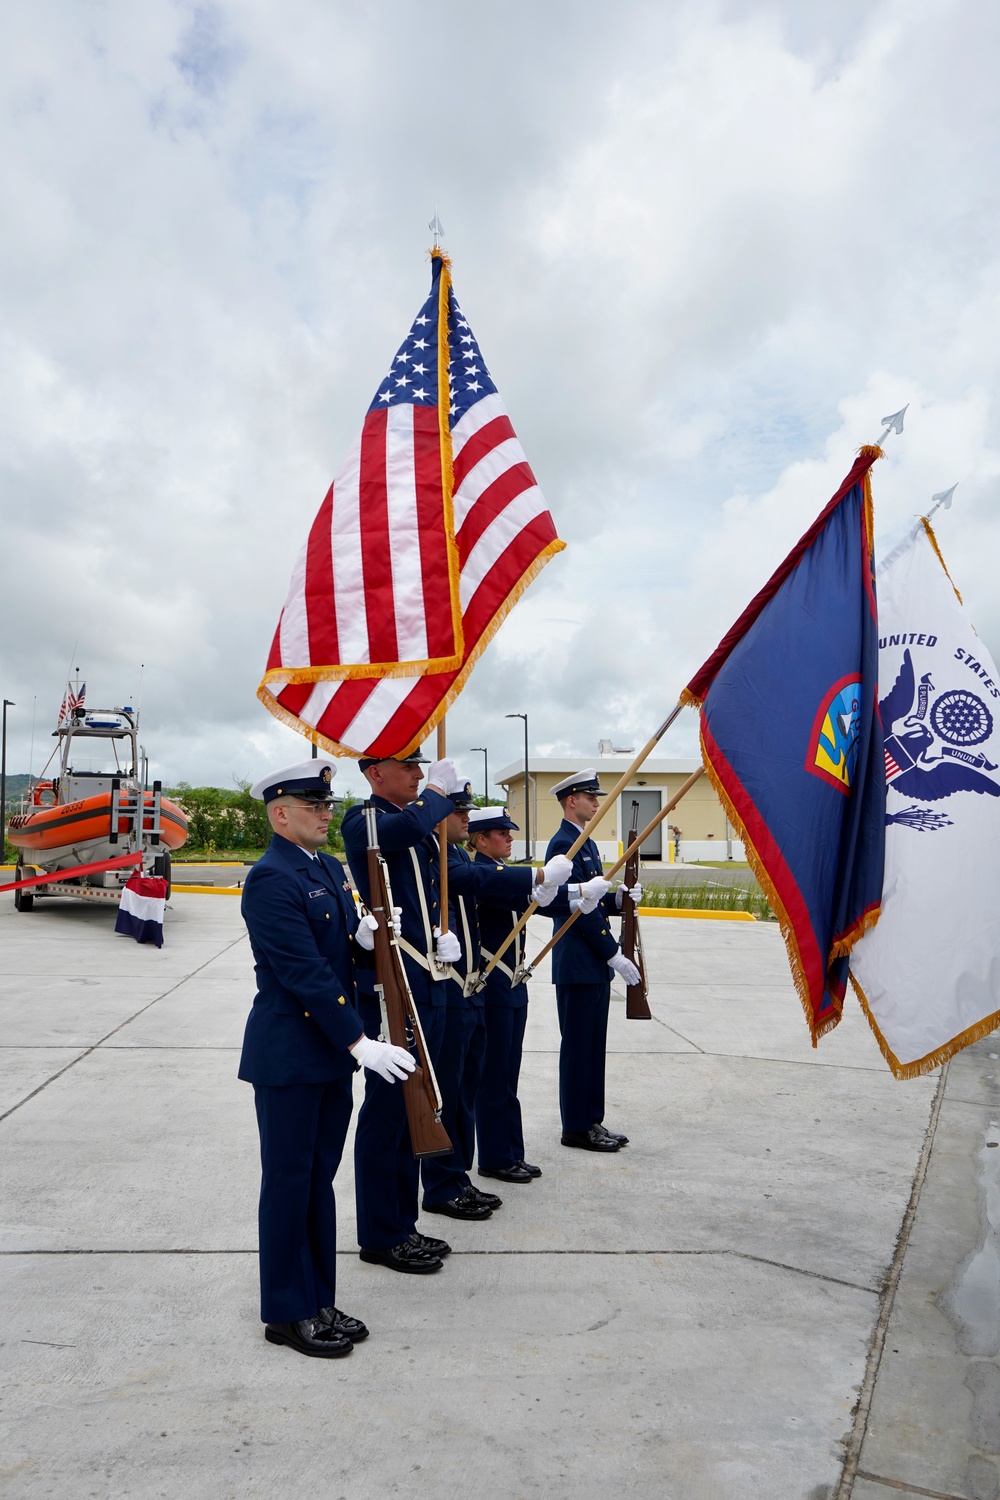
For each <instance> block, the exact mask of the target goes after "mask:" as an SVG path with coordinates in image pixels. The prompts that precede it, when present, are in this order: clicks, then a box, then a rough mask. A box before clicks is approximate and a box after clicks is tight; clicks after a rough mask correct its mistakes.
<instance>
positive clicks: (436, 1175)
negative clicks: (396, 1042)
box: [421, 844, 534, 1206]
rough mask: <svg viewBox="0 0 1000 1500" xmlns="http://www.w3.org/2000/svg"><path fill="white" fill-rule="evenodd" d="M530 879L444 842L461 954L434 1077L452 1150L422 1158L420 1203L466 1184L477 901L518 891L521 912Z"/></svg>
mask: <svg viewBox="0 0 1000 1500" xmlns="http://www.w3.org/2000/svg"><path fill="white" fill-rule="evenodd" d="M533 882H534V871H533V870H531V869H519V870H515V869H508V868H507V866H506V865H503V864H498V863H497V861H496V860H487V861H485V862H483V861H480V860H478V859H477V860H476V861H473V860H472V859H471V858H470V856H469V855H468V854H467V853H466V851H465V850H464V849H463V848H462V847H461V846H460V845H457V844H451V845H449V847H448V896H449V904H448V913H449V922H448V925H449V927H450V928H451V931H452V932H453V933H454V934H455V936H456V937H457V938H458V940H459V942H460V943H461V945H462V957H461V958H460V959H459V960H457V961H456V963H455V964H454V965H453V966H452V971H453V972H452V975H451V976H450V977H449V978H448V981H447V1007H446V1012H445V1032H444V1040H443V1043H442V1047H441V1053H440V1056H439V1059H438V1065H437V1076H438V1086H439V1088H440V1090H441V1097H442V1100H443V1109H442V1112H441V1123H442V1124H443V1125H444V1128H445V1129H446V1130H447V1132H448V1135H449V1137H450V1138H451V1142H452V1146H453V1147H454V1150H453V1151H452V1152H451V1153H450V1154H449V1155H448V1156H435V1157H428V1158H427V1159H426V1160H425V1161H424V1162H422V1163H421V1174H422V1176H423V1182H424V1203H425V1204H426V1205H428V1206H430V1205H433V1204H437V1203H447V1202H448V1201H449V1200H450V1199H453V1198H458V1197H460V1196H462V1194H464V1193H465V1192H467V1191H468V1189H469V1188H470V1187H471V1179H470V1177H469V1172H470V1170H471V1168H472V1162H473V1158H474V1156H475V1149H476V1098H477V1095H478V1093H479V1088H480V1080H481V1078H482V1073H483V1064H484V1061H485V1057H486V1046H487V1040H486V1018H485V1006H484V998H485V993H484V992H483V991H478V990H477V989H476V988H475V987H474V986H475V982H476V980H477V979H478V975H479V969H480V967H481V963H482V957H481V942H480V916H479V907H480V903H481V902H484V901H486V900H490V899H492V900H494V901H495V900H498V899H499V900H505V901H506V903H507V909H508V910H509V909H510V906H511V903H512V902H515V901H518V900H521V898H522V897H523V902H522V905H521V910H522V911H523V910H524V908H525V907H526V906H527V905H528V900H529V893H530V890H531V886H532V884H533ZM463 892H464V893H465V894H463ZM509 931H510V928H509V927H508V928H507V929H506V932H509ZM506 932H505V934H504V935H505V936H506ZM467 980H468V981H470V982H469V983H466V981H467Z"/></svg>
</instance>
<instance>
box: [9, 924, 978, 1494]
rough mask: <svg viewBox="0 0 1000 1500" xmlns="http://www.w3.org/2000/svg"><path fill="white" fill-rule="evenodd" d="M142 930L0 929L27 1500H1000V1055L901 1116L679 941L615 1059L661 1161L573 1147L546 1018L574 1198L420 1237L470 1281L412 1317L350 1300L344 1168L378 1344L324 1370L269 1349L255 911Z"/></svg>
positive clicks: (966, 1060)
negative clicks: (253, 1076) (932, 1499)
mask: <svg viewBox="0 0 1000 1500" xmlns="http://www.w3.org/2000/svg"><path fill="white" fill-rule="evenodd" d="M112 927H113V912H109V911H106V910H103V909H101V908H96V907H88V906H84V905H82V904H72V903H70V902H57V901H52V902H49V903H38V904H37V905H36V907H35V910H34V911H33V912H32V913H29V914H16V913H15V912H14V909H13V902H12V900H11V898H10V897H9V896H8V897H2V898H0V955H2V970H0V1023H2V1028H0V1180H2V1184H3V1194H2V1200H0V1201H2V1203H3V1215H2V1218H3V1222H2V1227H0V1277H2V1286H3V1305H4V1308H5V1317H4V1319H3V1332H2V1345H0V1359H2V1370H3V1374H2V1379H3V1387H4V1390H5V1398H4V1403H3V1407H4V1409H3V1416H2V1421H3V1424H4V1425H3V1430H2V1436H0V1494H3V1495H10V1496H17V1497H18V1500H20V1497H26V1500H29V1497H30V1500H33V1497H36V1496H39V1497H40V1496H59V1497H62V1496H66V1497H73V1500H75V1497H78V1496H98V1497H101V1500H104V1497H114V1500H117V1497H122V1500H125V1497H128V1500H136V1497H141V1500H145V1497H147V1496H148V1497H154V1496H156V1497H164V1496H165V1497H169V1500H173V1497H181V1496H183V1497H184V1500H200V1497H202V1496H204V1497H211V1500H217V1497H228V1496H232V1497H242V1496H254V1495H268V1496H272V1497H273V1496H277V1497H284V1496H286V1495H287V1496H296V1497H312V1496H316V1497H320V1496H322V1497H328V1496H329V1497H333V1500H336V1497H338V1496H342V1497H344V1500H369V1497H371V1500H375V1497H379V1500H381V1497H384V1496H387V1495H399V1496H405V1497H413V1500H424V1497H426V1500H439V1497H441V1496H451V1495H455V1496H462V1495H465V1494H466V1493H467V1492H469V1491H470V1490H477V1491H479V1493H480V1494H482V1495H483V1496H484V1497H487V1500H493V1497H501V1500H507V1497H510V1500H521V1497H535V1496H542V1495H545V1496H546V1497H549V1500H578V1497H583V1500H589V1497H591V1496H593V1497H601V1500H605V1497H611V1496H616V1495H618V1494H624V1493H629V1494H630V1495H636V1496H640V1497H651V1500H652V1497H655V1500H732V1497H740V1500H742V1497H751V1500H756V1497H761V1500H764V1497H766V1500H785V1497H788V1500H799V1497H801V1500H848V1496H853V1497H854V1500H888V1497H889V1496H890V1495H892V1494H896V1495H899V1494H904V1495H905V1494H916V1495H920V1494H923V1495H928V1494H929V1495H932V1496H945V1497H948V1500H951V1497H962V1500H997V1496H998V1488H997V1476H998V1469H997V1454H998V1453H1000V1421H998V1416H997V1414H998V1411H1000V1402H998V1400H997V1394H998V1385H1000V1365H998V1363H997V1355H998V1352H1000V1254H998V1250H997V1239H996V1225H997V1222H998V1221H1000V1161H998V1157H1000V1150H997V1149H994V1147H993V1146H992V1145H991V1142H1000V1128H998V1125H997V1122H998V1121H1000V1093H998V1090H997V1083H996V1080H997V1078H998V1077H1000V1064H998V1059H997V1054H998V1053H1000V1045H998V1044H997V1040H996V1039H994V1038H990V1039H987V1041H986V1042H984V1043H980V1044H978V1046H977V1047H976V1048H974V1049H971V1051H970V1052H969V1053H967V1054H964V1055H963V1056H962V1057H961V1058H959V1059H956V1060H955V1062H953V1063H952V1064H951V1067H950V1070H949V1073H948V1075H947V1076H946V1077H945V1078H944V1079H943V1080H942V1079H940V1078H939V1077H938V1076H934V1077H932V1078H928V1079H922V1080H918V1081H915V1082H912V1083H908V1084H899V1083H896V1082H895V1081H894V1080H893V1079H892V1077H891V1076H890V1074H889V1073H888V1071H887V1069H886V1068H885V1065H884V1063H883V1062H882V1060H881V1057H880V1056H879V1054H878V1051H877V1049H876V1047H875V1045H874V1042H873V1041H872V1039H871V1037H870V1035H869V1033H868V1029H867V1027H866V1026H865V1024H864V1022H863V1020H862V1019H861V1017H860V1015H859V1013H858V1011H857V1008H856V1007H855V1006H854V1005H853V1004H851V1005H850V1007H849V1010H848V1014H847V1016H846V1018H845V1021H844V1022H843V1024H842V1025H841V1027H840V1028H839V1029H838V1030H837V1031H836V1032H835V1033H833V1035H832V1036H830V1037H828V1038H826V1039H825V1040H824V1042H823V1043H822V1044H821V1046H820V1048H819V1049H818V1050H817V1051H813V1050H812V1049H811V1048H810V1046H809V1043H808V1038H807V1033H806V1030H805V1025H804V1022H803V1019H802V1016H801V1011H800V1008H799V1004H798V1001H797V999H796V997H795V994H794V991H793V990H792V987H791V983H790V980H789V977H788V971H787V965H786V962H785V957H784V951H783V948H782V943H781V938H780V934H779V932H778V930H777V928H776V926H774V925H773V924H764V923H761V924H751V923H732V924H730V923H722V922H712V923H708V922H698V921H687V920H668V919H650V920H648V921H647V922H646V923H645V924H644V942H645V947H646V952H647V960H648V963H649V966H650V969H651V972H652V974H653V975H654V976H655V982H654V986H653V994H652V1007H653V1011H654V1020H652V1021H648V1022H626V1020H625V1018H624V1004H623V1001H622V999H621V998H620V997H619V998H617V999H616V1000H615V1002H614V1003H613V1006H612V1012H613V1014H612V1022H611V1029H610V1050H609V1060H608V1080H609V1099H610V1100H611V1101H612V1104H611V1107H609V1110H608V1123H609V1124H610V1125H611V1127H612V1128H619V1129H623V1130H625V1131H627V1133H628V1134H629V1135H630V1136H631V1138H632V1144H631V1145H629V1146H628V1147H627V1148H626V1149H625V1150H624V1151H623V1152H621V1153H620V1154H619V1155H617V1156H608V1157H602V1156H594V1155H590V1154H588V1153H584V1152H575V1151H568V1150H566V1149H564V1148H562V1147H560V1145H559V1144H558V1110H557V1099H556V1064H557V1048H558V1031H557V1027H556V1022H555V1007H554V1002H553V998H552V991H551V988H550V986H549V985H548V984H547V983H546V982H545V981H544V980H543V979H542V978H539V979H536V980H534V981H533V985H532V996H533V998H532V1004H531V1009H530V1020H529V1030H528V1037H527V1042H526V1053H525V1062H524V1072H523V1087H522V1103H523V1106H524V1114H525V1121H526V1126H527V1140H528V1155H529V1158H530V1159H531V1160H534V1161H536V1162H538V1163H539V1165H541V1166H542V1168H543V1170H544V1176H543V1177H542V1178H541V1179H540V1180H539V1181H538V1182H536V1183H534V1184H532V1185H531V1186H528V1187H510V1188H509V1189H507V1190H506V1191H505V1193H504V1196H505V1204H504V1207H503V1208H502V1209H501V1210H499V1211H498V1212H497V1213H496V1214H495V1215H494V1217H493V1218H492V1219H491V1220H490V1221H489V1222H487V1223H485V1224H477V1225H466V1224H460V1223H454V1222H453V1221H451V1220H445V1219H441V1218H439V1217H436V1216H434V1217H431V1216H428V1217H427V1218H426V1220H425V1221H424V1223H423V1224H422V1227H423V1228H425V1229H426V1230H427V1232H429V1233H431V1234H441V1233H446V1234H447V1237H448V1238H449V1240H450V1241H451V1243H452V1245H453V1246H454V1253H453V1254H452V1256H451V1257H450V1258H449V1260H448V1262H447V1264H446V1266H445V1268H444V1270H443V1271H442V1272H441V1273H440V1274H439V1275H437V1276H434V1277H430V1278H419V1279H418V1278H411V1277H403V1276H398V1275H394V1274H393V1273H391V1272H388V1271H385V1270H384V1269H382V1268H380V1267H372V1266H364V1265H362V1264H361V1263H360V1262H359V1261H358V1259H357V1257H356V1253H355V1250H356V1241H355V1232H354V1204H353V1183H352V1175H351V1160H350V1152H349V1150H348V1154H347V1158H346V1159H345V1162H344V1165H343V1167H342V1170H341V1173H340V1175H339V1176H338V1179H337V1189H338V1207H339V1211H340V1216H341V1229H340V1243H341V1264H340V1289H339V1295H338V1302H339V1304H340V1305H341V1306H342V1307H344V1308H346V1309H347V1310H348V1311H350V1312H353V1313H355V1314H357V1315H358V1316H360V1317H363V1318H364V1319H365V1321H366V1322H367V1323H368V1324H369V1325H370V1327H371V1328H372V1336H371V1338H370V1339H369V1340H368V1341H367V1342H366V1343H365V1344H363V1345H361V1346H360V1347H359V1348H358V1349H356V1350H355V1352H354V1353H353V1354H352V1356H351V1358H350V1359H349V1360H345V1361H336V1362H332V1363H326V1362H322V1361H313V1360H305V1359H302V1358H301V1357H299V1356H296V1355H295V1354H293V1353H291V1352H290V1351H288V1350H285V1349H277V1348H274V1347H272V1346H270V1345H267V1344H266V1343H265V1342H264V1341H263V1339H262V1337H261V1329H260V1324H259V1321H258V1317H257V1305H256V1296H257V1288H256V1263H255V1255H254V1251H255V1241H256V1234H255V1209H256V1192H257V1141H256V1131H255V1127H254V1118H253V1106H252V1095H251V1091H250V1089H249V1088H248V1087H247V1086H246V1085H243V1084H240V1083H239V1082H238V1081H237V1079H236V1065H237V1057H238V1051H239V1044H240V1039H241V1035H242V1028H243V1022H244V1019H245V1015H246V1011H247V1008H248V1004H249V1001H250V999H251V998H252V990H253V986H252V967H251V964H250V958H249V950H248V945H247V942H246V939H245V936H244V933H243V929H242V925H241V922H240V917H239V904H238V902H237V901H236V900H235V899H233V898H232V897H225V896H210V895H206V896H196V895H182V896H180V897H178V898H177V899H175V901H174V902H173V906H172V908H171V909H170V910H169V911H168V914H167V927H166V943H165V946H164V947H163V949H162V950H159V951H157V950H155V949H149V948H142V947H139V946H137V945H136V944H134V943H132V942H131V941H129V940H128V939H125V938H121V937H116V936H115V935H114V934H113V932H112V930H111V929H112ZM548 927H549V924H548V923H546V922H544V921H542V920H539V919H535V920H534V921H533V924H532V932H533V934H534V936H535V938H536V939H537V941H538V943H539V944H540V942H541V941H542V940H543V939H544V938H545V937H546V936H547V935H548ZM546 968H547V966H546ZM546 977H547V976H546ZM358 1093H359V1095H360V1080H359V1082H358ZM489 1185H490V1186H491V1187H495V1186H497V1184H495V1183H491V1184H489ZM859 1403H860V1404H859ZM991 1486H992V1488H991Z"/></svg>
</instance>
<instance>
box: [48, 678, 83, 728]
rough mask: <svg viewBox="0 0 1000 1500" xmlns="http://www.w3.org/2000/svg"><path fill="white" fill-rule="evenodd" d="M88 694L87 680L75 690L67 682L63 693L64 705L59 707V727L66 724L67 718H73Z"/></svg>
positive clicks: (57, 724)
mask: <svg viewBox="0 0 1000 1500" xmlns="http://www.w3.org/2000/svg"><path fill="white" fill-rule="evenodd" d="M86 696H87V684H86V683H85V682H83V683H81V684H80V686H79V688H77V689H75V690H74V688H73V687H71V685H70V684H69V683H68V682H67V684H66V691H65V693H63V701H62V706H61V708H60V709H59V718H58V719H57V720H56V727H57V728H58V726H59V725H60V724H64V723H65V722H66V720H67V719H71V718H72V717H73V715H74V714H75V713H76V710H77V709H78V708H82V707H83V700H84V698H86Z"/></svg>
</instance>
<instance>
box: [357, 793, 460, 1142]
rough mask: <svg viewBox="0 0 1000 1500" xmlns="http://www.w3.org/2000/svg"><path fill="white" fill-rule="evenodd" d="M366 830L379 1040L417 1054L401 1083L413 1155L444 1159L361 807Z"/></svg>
mask: <svg viewBox="0 0 1000 1500" xmlns="http://www.w3.org/2000/svg"><path fill="white" fill-rule="evenodd" d="M365 828H366V830H367V833H368V891H369V903H368V904H369V910H370V911H371V914H372V916H373V917H375V918H376V919H377V921H378V927H377V928H376V929H375V933H374V937H375V953H374V958H375V993H376V994H377V995H378V1003H379V1009H380V1010H381V1012H382V1035H383V1037H384V1038H385V1040H386V1041H389V1042H392V1043H393V1045H394V1046H396V1047H405V1048H407V1050H408V1051H409V1050H411V1044H412V1051H413V1052H414V1053H415V1055H416V1062H417V1066H416V1067H415V1068H414V1070H413V1072H412V1073H410V1074H409V1076H408V1077H406V1078H404V1080H403V1082H402V1084H401V1087H402V1090H403V1102H404V1103H405V1105H406V1121H407V1124H408V1125H409V1127H410V1145H411V1146H412V1147H413V1154H414V1156H415V1157H417V1158H418V1159H419V1158H421V1157H424V1156H446V1155H447V1154H448V1153H449V1152H450V1151H451V1149H452V1146H451V1141H450V1139H449V1137H448V1132H447V1131H446V1130H445V1128H444V1126H443V1125H442V1124H441V1093H440V1090H439V1089H438V1083H437V1079H436V1077H435V1076H434V1066H433V1064H432V1062H431V1060H430V1057H429V1056H428V1053H427V1043H426V1042H425V1040H424V1029H423V1027H422V1026H421V1024H420V1017H419V1016H418V1015H417V1007H416V1005H415V1004H414V1000H413V995H412V994H411V993H410V981H409V980H408V979H407V977H406V970H405V968H404V967H403V959H402V955H401V954H400V951H399V947H398V945H397V943H396V932H395V929H394V927H393V925H392V887H391V886H390V884H389V870H388V866H387V865H386V862H385V859H384V857H383V856H382V854H381V853H380V851H379V846H378V824H377V821H376V813H375V809H374V807H371V806H368V807H366V808H365Z"/></svg>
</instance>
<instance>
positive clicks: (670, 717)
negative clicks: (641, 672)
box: [483, 702, 700, 978]
mask: <svg viewBox="0 0 1000 1500" xmlns="http://www.w3.org/2000/svg"><path fill="white" fill-rule="evenodd" d="M683 707H684V705H683V704H682V703H680V702H678V703H675V704H674V706H673V708H672V709H671V710H670V712H669V713H668V714H667V717H666V718H665V719H664V721H663V723H662V724H661V725H660V727H659V729H657V730H656V732H655V734H652V735H650V737H649V739H648V740H647V741H646V743H645V744H644V745H643V747H642V749H641V750H640V751H639V754H638V755H637V756H636V757H635V760H634V761H633V762H632V764H631V765H630V766H629V768H628V770H627V771H625V772H623V774H622V775H621V776H620V777H619V778H618V781H617V783H616V784H615V786H613V787H612V789H611V791H610V792H609V793H608V795H607V796H606V797H605V798H604V801H603V802H602V803H601V805H600V807H599V808H598V809H597V811H596V812H595V814H594V816H593V817H592V818H591V820H590V822H589V823H588V824H587V826H586V828H584V829H583V830H582V831H581V833H580V836H579V838H578V839H577V840H576V842H575V843H574V844H573V845H572V847H571V848H569V849H567V850H566V858H567V859H572V858H573V856H574V854H576V853H577V851H578V850H579V849H582V848H583V845H584V844H585V843H586V842H587V840H588V839H589V838H590V835H591V833H592V832H593V830H594V829H595V828H596V827H597V825H598V823H599V822H600V821H601V819H602V818H603V817H604V814H605V813H606V812H607V810H608V808H609V807H611V806H612V805H613V803H614V802H615V801H617V799H618V797H619V796H620V795H621V793H622V792H623V791H624V790H625V788H626V787H627V786H628V784H629V782H630V781H631V779H632V777H633V776H634V775H635V773H636V771H638V769H639V767H640V766H641V765H642V763H643V761H644V760H645V759H646V757H647V756H648V755H650V754H651V753H652V752H653V750H655V748H656V746H657V745H658V744H659V743H660V741H661V740H662V738H663V736H664V735H665V734H666V732H667V730H668V729H669V728H670V726H671V724H672V723H673V722H674V720H675V719H676V717H677V715H678V714H679V713H680V711H681V709H682V708H683ZM699 774H700V773H699ZM525 790H526V791H527V788H526V789H525ZM615 868H616V869H617V868H618V866H617V865H616V866H615ZM537 910H538V903H537V902H536V901H532V902H531V904H530V905H529V907H528V909H527V911H526V912H525V913H524V915H523V917H522V918H521V920H520V921H519V922H518V924H517V926H516V927H512V928H511V930H510V932H508V934H507V936H506V938H505V939H504V941H503V943H502V944H501V945H500V947H499V948H498V949H497V951H496V952H495V953H494V955H493V957H492V958H491V959H490V961H489V963H488V964H487V966H486V968H485V969H484V970H483V978H485V977H486V975H487V974H492V972H493V970H494V969H495V968H496V966H497V964H498V963H499V962H500V960H501V958H502V957H503V955H504V954H505V953H506V952H507V949H508V948H509V947H510V945H511V943H512V942H513V941H514V939H515V938H516V937H517V935H518V933H519V932H520V931H521V930H522V929H523V928H524V927H526V926H527V924H528V919H529V917H533V916H534V914H535V912H536V911H537Z"/></svg>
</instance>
